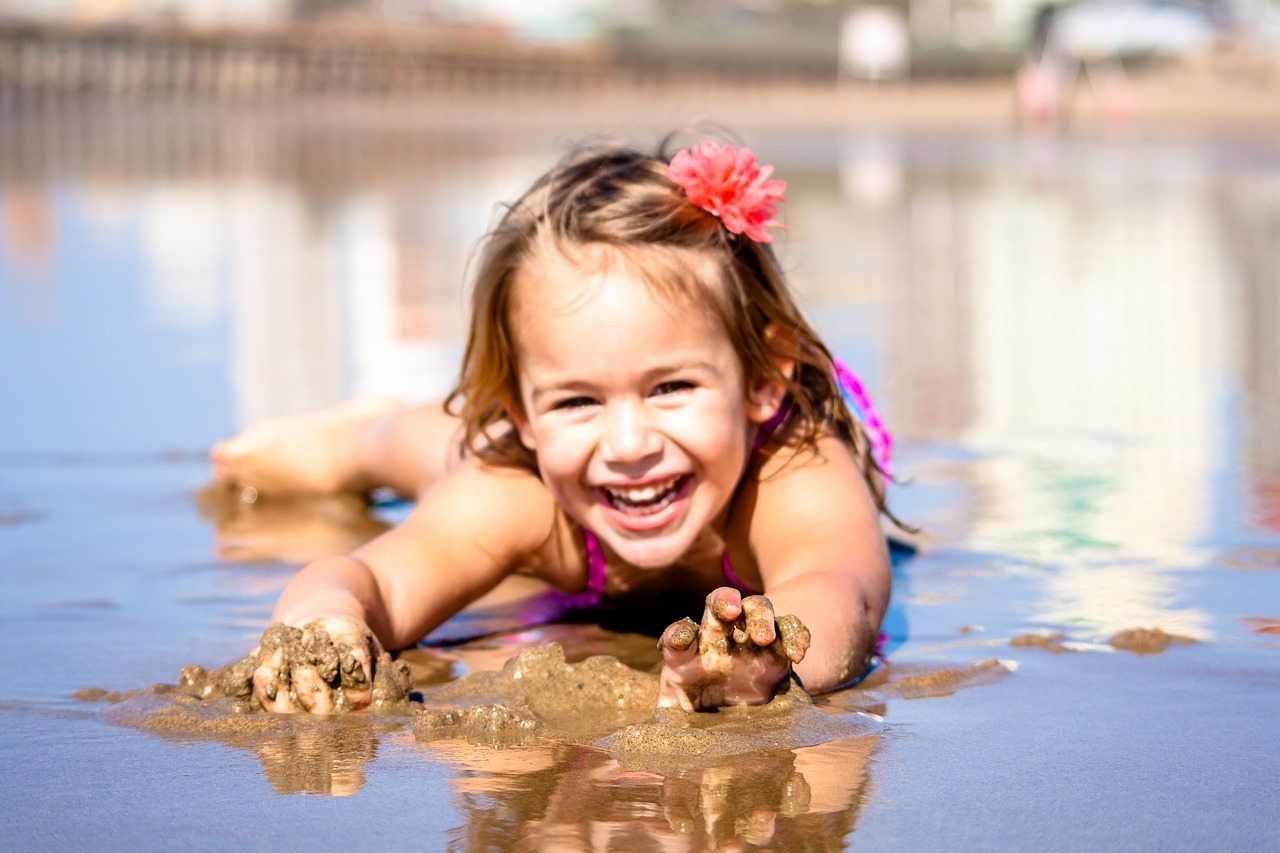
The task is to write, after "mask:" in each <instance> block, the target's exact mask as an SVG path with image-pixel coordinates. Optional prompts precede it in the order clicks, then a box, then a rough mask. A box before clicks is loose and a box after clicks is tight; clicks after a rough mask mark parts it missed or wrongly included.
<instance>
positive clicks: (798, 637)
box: [778, 613, 811, 663]
mask: <svg viewBox="0 0 1280 853" xmlns="http://www.w3.org/2000/svg"><path fill="white" fill-rule="evenodd" d="M810 640H811V637H810V636H809V629H808V628H806V627H805V626H804V623H803V622H801V621H800V619H799V617H797V616H795V615H793V614H791V613H788V614H786V615H784V616H779V617H778V642H779V643H780V644H781V646H782V653H783V654H784V655H786V657H787V659H788V660H789V661H791V662H792V663H800V661H802V660H804V656H805V654H806V653H807V652H808V651H809V642H810Z"/></svg>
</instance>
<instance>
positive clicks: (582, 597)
mask: <svg viewBox="0 0 1280 853" xmlns="http://www.w3.org/2000/svg"><path fill="white" fill-rule="evenodd" d="M582 541H583V542H585V543H586V546H587V588H586V589H585V590H583V591H582V592H579V593H575V594H573V595H570V596H568V597H567V601H566V603H567V604H568V605H569V606H570V607H576V608H582V609H588V608H592V607H599V606H600V599H602V598H603V597H604V584H605V576H606V574H607V571H608V566H607V564H606V562H605V558H604V547H603V546H602V545H601V544H600V537H599V536H596V535H595V534H594V533H592V532H591V531H590V530H588V529H587V528H585V527H584V528H582ZM720 566H721V568H723V569H724V578H725V580H727V581H728V582H729V585H730V586H732V587H733V588H734V589H736V590H737V591H738V592H740V593H742V594H743V595H759V594H760V591H759V590H755V589H752V588H751V587H749V586H747V585H746V584H745V583H743V582H742V579H741V578H739V577H738V575H737V573H736V572H734V570H733V564H732V563H730V562H729V552H728V551H726V552H725V553H724V554H723V555H722V556H721V558H720Z"/></svg>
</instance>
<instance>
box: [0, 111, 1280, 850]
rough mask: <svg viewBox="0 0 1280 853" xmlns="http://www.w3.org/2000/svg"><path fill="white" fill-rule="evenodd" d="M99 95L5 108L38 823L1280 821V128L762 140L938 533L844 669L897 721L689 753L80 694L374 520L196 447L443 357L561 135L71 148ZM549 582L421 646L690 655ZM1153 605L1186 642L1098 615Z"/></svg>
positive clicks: (1138, 612) (18, 829) (146, 661)
mask: <svg viewBox="0 0 1280 853" xmlns="http://www.w3.org/2000/svg"><path fill="white" fill-rule="evenodd" d="M66 121H67V120H66V119H65V118H58V117H47V116H43V117H42V116H37V117H27V118H25V119H23V120H22V121H20V122H6V125H5V126H4V127H3V128H0V365H2V366H0V395H2V396H0V399H3V400H4V401H5V403H4V415H5V416H4V418H3V419H2V420H0V566H3V571H4V576H5V579H6V586H7V594H6V595H5V596H4V600H3V604H0V638H2V641H3V648H4V650H5V651H6V654H7V657H8V659H9V660H10V661H11V662H14V663H16V664H17V665H11V666H10V674H9V676H8V677H7V679H6V681H5V684H4V687H3V688H0V715H2V716H3V734H0V745H2V746H0V749H3V754H4V756H5V764H6V767H7V768H8V770H9V772H8V773H6V774H5V778H4V780H3V781H0V802H3V805H0V814H3V815H4V818H5V819H4V821H3V822H2V823H0V839H3V842H4V844H5V846H6V847H14V846H15V845H16V846H23V847H30V846H35V845H36V844H37V843H39V844H41V846H54V847H67V848H70V847H75V848H80V847H85V846H88V845H90V844H107V845H112V846H123V845H125V844H131V845H133V844H142V845H143V846H173V845H177V844H182V845H183V846H195V847H201V848H204V847H215V846H217V847H222V846H225V845H226V844H227V843H229V842H231V843H236V842H239V843H247V844H249V845H251V846H265V844H266V843H267V841H266V839H277V838H291V839H297V840H299V841H303V842H306V841H320V840H322V841H325V842H329V843H331V844H332V845H334V846H337V845H341V844H355V845H357V846H360V847H372V846H381V845H385V844H403V843H404V842H405V840H407V839H412V841H413V842H415V843H418V844H420V845H422V846H426V847H429V848H439V847H442V846H446V845H447V846H450V847H451V848H452V849H459V850H463V849H467V850H470V849H495V848H510V847H520V848H521V849H530V848H547V849H561V848H564V847H569V848H576V849H634V848H636V847H639V846H644V845H649V846H659V845H662V846H670V847H672V848H673V849H694V850H696V849H711V848H715V847H717V846H720V845H722V844H725V843H728V842H729V841H732V840H733V839H735V838H736V839H737V841H738V842H739V843H740V844H741V846H742V847H744V848H747V847H751V846H766V847H767V846H773V847H777V848H780V849H782V848H785V849H793V848H796V847H804V848H806V849H807V848H810V847H813V848H820V849H840V848H842V847H844V846H847V845H850V844H853V843H858V844H864V845H866V846H868V847H871V848H875V849H882V848H885V847H895V848H904V849H913V850H919V849H956V848H959V849H968V848H1009V847H1016V848H1028V847H1036V848H1044V849H1063V850H1067V849H1081V848H1085V849H1094V848H1133V847H1141V848H1174V849H1177V848H1202V847H1214V848H1224V847H1225V848H1245V847H1260V846H1270V847H1274V846H1275V845H1276V844H1277V843H1280V818H1277V815H1278V814H1280V794H1277V789H1276V786H1275V784H1274V780H1275V772H1276V771H1275V768H1276V767H1277V766H1278V765H1280V736H1278V735H1277V726H1276V711H1275V709H1276V708H1277V707H1280V450H1277V446H1278V445H1277V444H1276V442H1275V436H1276V435H1278V434H1280V430H1278V429H1277V428H1278V427H1280V335H1277V332H1276V330H1277V329H1278V328H1280V249H1278V248H1277V247H1278V246H1280V148H1277V146H1275V145H1274V144H1266V143H1261V142H1247V141H1226V140H1217V141H1206V140H1196V141H1181V142H1168V141H1165V142H1161V141H1152V140H1139V139H1129V140H1115V139H1112V140H1108V141H1099V140H1070V139H1066V140H1044V139H1041V140H1028V139H1018V138H1013V137H1006V136H985V137H941V136H939V137H931V136H923V135H918V136H909V137H901V136H892V135H881V136H876V135H867V134H859V135H850V136H847V137H846V136H838V135H824V134H799V133H796V134H787V133H780V132H773V133H769V134H761V135H754V134H752V135H749V137H748V139H749V141H750V142H751V143H752V144H753V146H754V147H755V149H756V150H757V151H758V152H759V153H760V154H761V156H762V158H763V159H765V160H769V161H773V162H775V163H777V164H778V169H779V174H780V175H781V176H782V177H785V178H786V179H787V180H788V181H789V183H790V187H791V188H790V192H789V194H788V195H789V201H788V205H787V222H788V224H789V231H788V232H787V235H786V237H785V240H784V242H783V245H782V249H783V254H784V257H785V258H786V259H787V263H788V266H789V268H790V269H793V270H794V276H795V281H796V284H797V286H798V288H799V289H800V291H801V292H802V294H803V298H804V301H805V303H806V305H807V306H808V308H809V311H810V313H811V315H812V317H813V318H814V320H815V322H816V325H818V326H819V327H820V329H821V330H822V331H823V332H824V333H825V334H826V335H827V336H828V340H829V342H830V343H831V344H832V345H833V348H834V349H835V350H836V351H837V352H838V353H840V354H841V355H843V356H844V357H845V358H846V359H847V360H849V361H850V362H851V363H852V364H853V365H854V366H855V368H856V369H857V370H858V371H859V372H860V373H861V374H862V375H863V376H864V378H866V379H867V381H868V385H869V386H870V388H872V389H873V392H874V394H875V396H876V399H877V400H878V401H879V402H880V405H881V407H882V409H883V412H884V414H885V416H886V419H887V420H888V422H889V423H890V425H891V426H892V427H893V428H894V429H895V431H896V434H897V437H898V441H899V454H898V457H897V472H898V475H899V477H900V479H901V480H903V482H904V484H905V485H903V486H900V487H897V488H896V489H895V490H894V493H893V496H892V501H893V506H894V507H895V509H896V510H897V511H898V513H899V514H900V515H901V516H902V517H904V518H905V519H907V520H908V521H910V522H911V523H913V524H915V525H917V526H919V527H920V528H922V534H921V535H920V536H919V537H918V542H919V544H920V546H921V549H922V550H921V553H920V554H919V555H918V556H916V557H915V558H913V559H911V560H909V561H907V562H905V563H903V564H902V565H901V566H900V567H899V568H898V571H897V574H898V577H897V582H896V586H895V592H894V603H893V609H892V611H891V613H890V617H889V619H888V621H887V624H886V630H887V632H888V633H889V634H890V642H889V645H888V656H889V660H890V662H889V663H888V664H887V665H884V666H882V667H881V668H880V669H879V670H877V671H876V672H875V673H873V674H872V676H871V677H870V678H869V679H868V680H867V681H866V682H864V684H862V685H860V686H859V687H858V688H856V689H855V690H852V691H848V692H845V693H842V694H837V695H835V696H833V697H827V698H825V699H822V700H820V702H819V707H820V709H821V710H823V711H824V712H826V713H828V714H829V715H830V716H832V717H833V718H835V719H841V718H843V717H844V716H847V715H850V714H854V713H856V712H870V713H872V714H875V715H876V716H877V717H878V718H882V719H875V718H872V717H864V716H858V717H856V719H858V720H862V721H864V723H866V725H865V727H864V728H863V729H861V730H859V733H858V734H856V735H855V736H849V737H838V738H836V739H833V740H831V739H829V740H826V741H823V742H820V743H817V744H813V745H804V746H799V747H795V748H791V747H788V746H784V747H783V748H779V749H757V750H755V751H752V752H750V753H748V754H746V755H738V756H733V757H731V758H716V759H707V760H705V761H695V762H691V763H688V764H687V765H686V766H679V767H673V766H669V765H667V764H662V763H661V762H656V763H655V762H652V761H650V762H647V763H646V762H645V761H641V762H640V763H639V764H636V763H634V762H628V761H627V760H622V759H620V758H619V757H618V756H615V755H612V754H611V753H610V752H609V751H608V750H607V749H606V748H603V747H600V746H593V745H591V744H589V743H586V744H584V743H582V742H578V741H574V740H573V739H555V738H550V739H543V740H540V741H537V742H535V743H532V744H529V745H524V746H511V747H508V748H505V749H495V748H493V747H492V746H491V745H489V744H486V743H483V742H481V743H478V744H477V743H471V742H469V741H467V740H466V739H465V738H455V739H453V740H447V741H431V742H419V741H417V740H415V738H414V736H413V731H412V729H411V728H410V727H408V726H407V725H405V723H404V721H403V720H400V721H397V720H394V719H391V720H381V721H379V724H378V725H370V724H364V725H352V724H350V723H348V722H338V723H333V722H325V723H314V724H313V721H305V722H299V721H286V722H279V724H278V725H274V724H273V726H270V727H268V728H267V729H264V730H261V731H249V732H247V733H246V732H244V731H235V732H220V731H218V730H217V728H218V725H220V724H218V723H217V722H216V721H217V720H218V719H222V718H221V717H220V716H219V715H218V714H217V713H214V712H213V711H211V710H210V709H209V708H207V707H200V706H196V707H194V709H188V713H189V716H188V717H184V718H182V719H181V720H179V721H178V722H177V723H173V724H172V725H169V726H168V727H164V726H160V725H158V724H154V719H153V718H152V717H148V716H147V715H148V714H151V713H152V712H153V711H154V710H155V709H156V707H163V708H171V705H172V700H171V699H170V698H166V697H163V696H160V697H157V696H143V697H136V698H134V699H131V700H128V701H127V702H123V703H114V704H113V703H111V702H107V701H101V700H100V699H99V700H98V701H82V700H80V699H76V698H73V694H75V693H77V692H78V691H82V690H84V689H86V688H92V687H99V688H104V689H106V690H112V691H123V690H131V689H137V688H142V687H145V686H147V685H150V684H153V683H157V682H169V683H172V682H174V681H176V679H177V676H178V671H179V669H180V668H181V667H182V666H184V665H185V664H188V663H191V662H194V661H199V662H201V663H204V664H207V665H211V666H212V665H217V664H222V663H226V662H229V661H231V660H233V659H234V658H236V657H238V656H239V655H241V654H243V653H244V652H245V651H246V650H247V648H248V647H250V646H251V645H252V644H253V642H254V640H255V638H256V636H257V634H258V633H259V632H260V631H261V629H262V627H264V624H265V620H266V619H267V616H268V614H269V612H270V607H271V603H272V601H273V600H274V597H275V595H276V594H277V592H278V590H279V589H280V587H281V586H282V585H283V583H284V582H285V581H286V580H287V578H288V576H289V574H290V572H291V571H293V569H294V568H295V567H296V565H297V563H299V562H301V561H305V560H306V559H308V558H309V557H311V556H314V555H316V554H319V553H323V552H326V551H333V550H342V549H344V548H346V547H349V545H350V544H351V543H353V542H357V541H359V540H360V539H361V538H362V537H365V536H368V535H370V533H371V532H372V531H374V530H376V529H377V525H378V524H379V521H378V520H376V519H370V518H367V517H365V516H364V515H363V513H362V511H361V508H360V507H359V506H358V505H355V504H353V503H351V502H349V501H318V502H311V503H304V504H300V505H293V506H268V505H263V506H259V507H255V508H252V509H246V508H244V507H237V506H236V505H235V504H234V502H232V503H230V504H228V503H222V504H219V503H218V502H217V500H216V497H217V496H216V495H214V496H212V497H211V496H209V495H205V496H203V497H202V498H201V499H200V500H197V498H196V492H197V490H198V489H199V488H200V487H201V486H202V485H203V484H204V482H205V479H206V475H207V471H206V468H205V465H204V463H203V454H204V453H205V452H206V450H207V448H208V446H209V445H210V443H211V442H212V441H214V440H215V439H216V438H218V437H220V436H222V435H225V434H227V433H228V432H230V431H232V430H234V429H235V428H236V427H237V426H239V425H240V424H242V423H244V422H246V421H248V420H252V419H255V418H259V417H263V416H265V415H269V414H275V413H279V412H286V411H296V410H300V409H305V408H309V407H314V406H319V405H324V404H327V403H331V402H335V401H337V400H339V399H341V398H343V397H345V396H348V395H350V394H354V393H378V392H386V391H393V392H396V393H401V394H405V395H409V396H415V397H421V398H426V397H430V396H433V395H437V394H439V393H441V392H442V391H444V390H446V389H447V387H448V385H449V381H450V379H451V376H452V371H453V369H454V368H455V366H456V361H457V357H458V354H459V350H460V345H461V341H460V335H461V323H462V321H461V317H462V299H461V297H460V292H461V291H460V284H459V283H460V281H461V279H462V275H463V268H464V266H465V262H466V258H467V253H468V251H469V249H470V247H471V246H472V245H473V244H474V242H475V239H476V238H477V237H478V236H479V234H481V233H482V232H483V230H484V228H485V226H486V224H487V223H488V221H489V216H490V213H491V211H492V208H493V204H494V202H495V201H497V200H499V199H503V198H508V197H510V196H512V195H513V194H514V193H515V192H516V191H518V190H519V189H520V187H521V186H522V185H523V184H524V183H525V182H526V181H527V180H528V179H529V178H531V177H532V176H533V175H534V174H536V173H537V172H538V171H540V170H541V169H542V168H543V167H544V166H545V165H546V164H547V163H548V162H549V160H550V159H551V158H552V157H554V156H555V154H556V152H557V151H558V150H560V149H559V147H558V144H557V142H556V140H555V139H553V138H551V137H550V136H548V135H538V134H526V135H522V136H520V137H518V138H517V137H515V136H512V137H510V138H501V137H499V138H496V139H495V138H493V137H485V138H479V137H476V138H469V137H468V136H467V135H466V134H465V133H457V132H455V133H452V134H444V133H441V134H438V135H432V134H429V133H424V132H417V133H406V134H400V135H395V134H387V133H385V132H384V133H382V134H376V133H367V134H366V133H362V132H360V131H358V130H355V129H350V128H348V129H345V130H335V129H332V128H330V129H328V130H326V131H324V132H321V133H315V132H306V129H305V128H302V129H300V128H298V127H295V126H293V125H290V124H289V123H288V122H286V121H281V122H278V123H273V124H270V125H266V126H262V127H246V126H238V127H228V126H226V125H215V126H214V129H213V130H209V129H208V128H206V129H205V131H207V132H204V131H201V129H200V128H196V129H195V130H193V129H191V128H184V127H180V126H174V125H172V124H164V125H162V126H155V127H153V126H150V125H148V124H147V122H146V121H144V120H139V121H138V122H136V123H135V122H129V121H116V122H114V123H112V124H111V125H110V126H109V127H107V128H106V129H105V132H103V133H102V134H99V135H97V136H95V137H94V138H92V139H90V140H87V141H79V142H72V141H71V140H73V139H77V140H79V139H83V138H84V137H83V136H82V135H80V134H78V133H71V132H70V130H71V129H70V128H68V126H67V124H66ZM15 127H18V128H21V130H22V132H18V131H16V130H14V128H15ZM527 592H529V591H528V590H526V589H514V590H511V591H510V593H511V595H512V596H513V597H514V598H515V599H516V600H517V601H519V600H522V599H523V597H524V596H525V594H526V593H527ZM544 615H545V614H544ZM519 618H522V611H521V610H520V607H519V606H517V605H515V604H510V603H508V604H502V603H501V602H498V603H495V604H494V605H493V606H492V607H490V608H488V609H486V610H485V611H483V612H481V613H477V614H473V615H471V616H470V617H469V618H466V619H463V620H460V621H458V622H455V623H453V624H451V625H450V626H449V627H448V631H449V632H451V633H449V636H452V637H465V636H468V635H471V634H474V633H480V632H486V631H490V630H495V629H497V630H508V633H506V634H501V635H499V636H498V637H496V638H490V639H486V640H481V641H476V642H472V643H469V644H464V645H462V646H448V647H444V648H438V649H418V650H415V651H413V652H412V653H410V654H409V655H408V657H409V659H410V660H411V663H412V664H413V667H414V671H415V674H416V675H417V676H418V678H419V680H420V681H421V682H423V683H441V682H447V681H450V680H452V679H455V678H457V677H458V676H460V675H463V674H465V673H468V672H474V671H483V670H494V669H498V668H500V667H501V665H502V663H503V662H504V661H505V660H506V659H507V658H509V657H510V656H512V655H513V654H514V653H515V652H516V651H517V650H518V649H519V648H521V647H522V646H526V645H530V644H536V643H541V642H546V641H550V640H558V641H560V642H562V643H563V644H564V645H565V647H566V649H567V650H568V652H569V655H570V658H571V659H576V658H581V657H583V656H585V655H588V654H595V653H610V654H614V655H617V656H619V657H620V658H621V659H622V660H624V661H626V662H628V663H630V664H632V665H634V666H637V667H640V668H645V667H648V666H651V665H652V664H653V663H654V661H655V660H656V656H655V653H654V651H653V649H652V641H651V640H650V639H649V638H644V637H637V636H635V635H631V634H617V633H610V632H608V631H603V630H600V629H597V628H591V627H588V626H563V625H559V626H558V625H553V626H549V627H545V628H538V629H533V630H527V631H514V632H512V631H510V629H511V627H512V625H513V620H516V619H519ZM1156 627H1158V628H1161V629H1163V630H1164V631H1165V632H1167V633H1168V634H1171V635H1176V636H1178V637H1183V638H1188V639H1192V640H1195V641H1196V642H1194V643H1180V644H1174V645H1171V646H1170V647H1169V648H1168V649H1167V650H1164V651H1163V652H1160V653H1153V654H1144V655H1138V654H1134V653H1131V652H1126V651H1119V650H1117V649H1116V648H1115V647H1113V646H1112V645H1110V644H1109V642H1108V641H1109V640H1110V639H1111V638H1112V637H1114V636H1115V635H1116V634H1117V633H1118V632H1121V631H1124V630H1127V629H1135V628H1156ZM1036 637H1039V638H1041V639H1039V640H1035V639H1034V638H1036ZM994 661H1001V662H1002V663H995V662H994ZM148 703H150V704H148ZM144 718H145V719H147V720H150V721H151V723H152V724H151V725H150V727H149V728H139V727H137V723H138V722H139V720H140V719H144ZM854 718H855V717H850V719H854ZM211 719H212V720H214V722H213V723H210V722H209V720H211ZM306 795H335V796H334V797H333V798H330V797H325V796H306ZM336 795H343V796H341V797H338V796H336Z"/></svg>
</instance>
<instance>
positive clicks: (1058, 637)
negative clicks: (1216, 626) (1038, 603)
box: [1009, 628, 1196, 655]
mask: <svg viewBox="0 0 1280 853" xmlns="http://www.w3.org/2000/svg"><path fill="white" fill-rule="evenodd" d="M1194 642H1196V641H1195V640H1194V639H1192V638H1191V637H1183V636H1179V635H1177V634H1168V633H1166V632H1165V631H1163V630H1162V629H1160V628H1127V629H1125V630H1123V631H1120V632H1119V633H1117V634H1115V635H1114V636H1112V637H1111V639H1110V640H1108V641H1107V645H1109V646H1110V647H1111V648H1113V649H1115V650H1116V651H1121V652H1132V653H1134V654H1136V655H1158V654H1161V653H1163V652H1165V651H1167V650H1168V649H1169V647H1170V646H1175V645H1189V644H1191V643H1194ZM1009 645H1011V646H1013V647H1014V648H1020V649H1027V648H1036V649H1044V650H1045V651H1047V652H1052V653H1053V654H1061V653H1062V652H1078V651H1081V650H1082V649H1088V650H1097V649H1098V648H1099V647H1098V646H1091V645H1087V644H1081V643H1074V642H1072V641H1071V640H1069V639H1067V637H1066V635H1065V634H1063V633H1062V632H1061V631H1048V632H1044V633H1031V634H1020V635H1018V636H1016V637H1013V638H1012V639H1010V640H1009ZM1102 650H1103V651H1105V647H1102Z"/></svg>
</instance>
